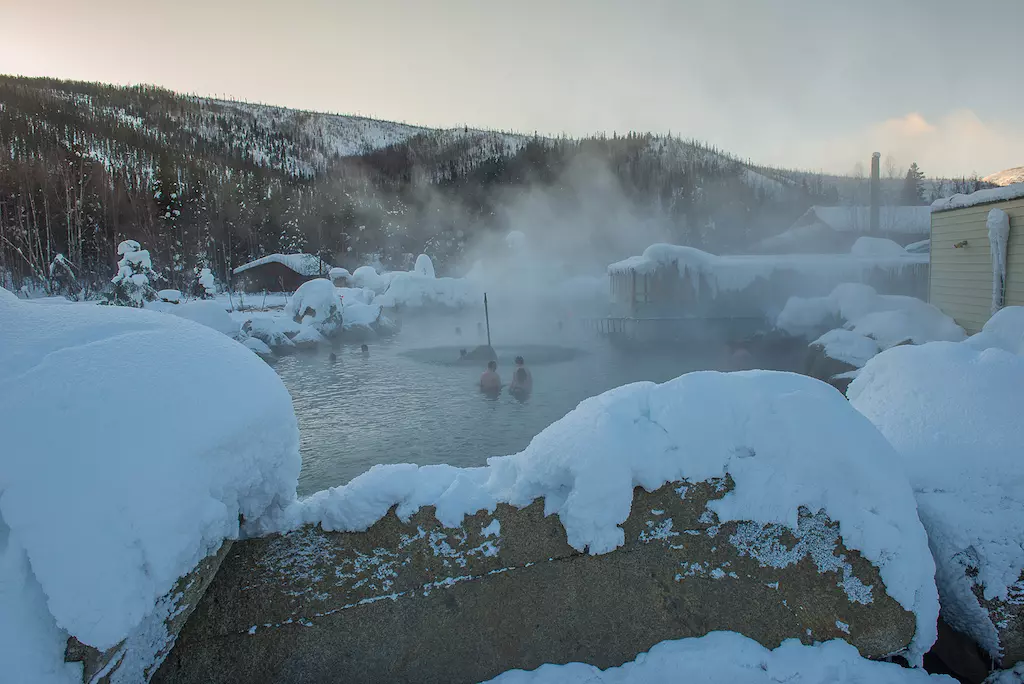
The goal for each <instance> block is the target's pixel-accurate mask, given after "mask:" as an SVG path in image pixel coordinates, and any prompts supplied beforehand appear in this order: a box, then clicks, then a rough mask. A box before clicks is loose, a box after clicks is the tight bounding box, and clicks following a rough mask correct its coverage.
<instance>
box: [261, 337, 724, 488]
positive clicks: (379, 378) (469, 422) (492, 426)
mask: <svg viewBox="0 0 1024 684" xmlns="http://www.w3.org/2000/svg"><path fill="white" fill-rule="evenodd" d="M551 338H554V339H546V340H545V341H544V344H543V345H536V344H522V345H515V344H510V345H498V344H496V345H495V348H496V350H497V352H498V355H499V367H498V372H499V374H500V375H501V376H502V381H503V382H505V383H507V382H509V381H510V380H511V376H512V370H513V368H514V367H513V365H512V358H514V356H516V355H518V354H522V355H523V356H524V357H525V358H526V362H527V365H528V366H529V367H530V369H531V372H532V375H533V393H532V395H531V396H530V397H529V398H528V399H526V400H525V401H522V402H521V401H518V400H516V399H515V398H513V397H512V396H510V395H509V394H508V392H507V391H503V392H502V393H501V394H500V395H499V396H498V397H497V398H493V397H487V396H484V395H482V394H481V393H480V392H479V390H478V389H477V384H478V381H479V377H480V373H481V372H482V370H483V364H482V363H479V364H478V363H465V364H460V363H457V362H456V359H457V358H458V349H459V347H458V346H457V345H452V344H450V341H449V343H448V344H443V345H424V344H423V341H424V338H422V336H419V335H417V333H416V332H415V330H410V329H409V328H408V327H406V329H403V330H402V332H401V333H400V334H399V335H398V336H397V337H395V338H392V339H390V340H387V341H380V342H376V343H372V344H371V345H370V352H369V354H367V355H364V354H362V353H361V352H360V350H359V347H358V346H351V347H350V346H342V347H340V348H338V349H336V350H335V353H336V354H337V361H335V362H331V361H330V360H329V354H330V351H331V350H330V349H328V348H323V349H321V350H319V351H318V352H317V353H314V354H296V355H293V356H290V357H286V358H284V359H282V360H281V361H280V362H279V363H278V364H277V365H276V369H277V372H278V373H279V374H280V376H281V378H282V379H283V380H284V383H285V385H286V386H287V387H288V390H289V391H290V392H291V395H292V400H293V402H294V405H295V412H296V414H297V415H298V419H299V430H300V433H301V439H302V442H301V451H302V472H301V475H300V477H299V495H300V496H306V495H308V494H310V493H312V492H314V491H317V490H320V489H325V488H328V487H333V486H336V485H340V484H344V483H345V482H348V481H349V480H351V479H352V478H353V477H355V476H356V475H358V474H360V473H362V472H364V471H365V470H367V469H369V468H370V467H371V466H373V465H374V464H377V463H417V464H421V465H426V464H432V463H449V464H452V465H456V466H481V465H485V464H486V461H487V458H488V457H490V456H503V455H506V454H513V453H516V452H518V451H521V450H522V449H523V448H525V447H526V446H527V445H528V444H529V443H530V440H531V439H532V438H533V436H534V435H536V434H537V433H539V432H540V431H541V430H543V429H544V428H545V427H547V426H548V425H550V424H551V423H553V422H554V421H556V420H558V419H559V418H561V417H562V416H564V415H565V414H566V413H568V412H569V411H571V410H572V409H573V408H575V407H576V405H577V404H579V402H580V401H582V400H583V399H586V398H587V397H590V396H594V395H595V394H600V393H601V392H604V391H606V390H609V389H611V388H613V387H618V386H619V385H623V384H626V383H630V382H636V381H639V380H651V381H655V382H664V381H666V380H670V379H671V378H674V377H676V376H678V375H681V374H683V373H686V372H689V371H693V370H702V369H708V368H720V367H722V366H723V358H722V356H723V355H722V352H721V351H720V350H704V351H702V352H695V351H692V350H691V351H682V350H675V351H673V350H661V351H658V352H653V351H649V350H648V351H643V352H629V351H624V350H620V349H617V348H615V347H613V346H611V345H609V344H608V343H607V342H606V341H604V340H602V339H600V338H597V337H590V336H573V337H572V338H571V339H570V338H569V336H565V337H564V338H560V339H559V338H557V336H551ZM463 346H467V345H463ZM468 346H470V347H471V346H472V345H468ZM531 353H532V354H533V357H531Z"/></svg>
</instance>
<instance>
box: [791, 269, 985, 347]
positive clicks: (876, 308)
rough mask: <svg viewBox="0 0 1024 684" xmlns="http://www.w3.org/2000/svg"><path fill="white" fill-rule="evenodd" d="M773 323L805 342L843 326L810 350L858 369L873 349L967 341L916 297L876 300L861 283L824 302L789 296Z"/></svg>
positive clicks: (840, 289)
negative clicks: (819, 347) (819, 348)
mask: <svg viewBox="0 0 1024 684" xmlns="http://www.w3.org/2000/svg"><path fill="white" fill-rule="evenodd" d="M775 324H776V326H777V327H778V328H779V329H780V330H783V331H784V332H787V333H789V334H791V335H804V336H808V337H810V336H813V335H817V334H820V333H821V332H822V331H823V330H828V329H829V328H834V327H835V326H837V325H843V326H844V329H843V330H841V331H833V333H831V334H829V333H826V335H822V336H821V337H819V338H818V339H817V340H816V341H815V342H814V343H812V345H813V344H819V343H821V344H822V346H823V347H827V348H828V349H826V353H827V354H828V355H829V356H830V357H831V358H835V359H838V360H842V361H847V362H849V363H851V364H853V361H852V360H856V361H859V362H860V365H863V363H864V362H866V361H867V359H866V358H865V355H866V354H867V353H868V352H869V351H870V350H871V348H872V345H874V347H875V348H876V350H879V349H888V348H890V347H893V346H895V345H898V344H904V343H908V342H909V343H912V344H924V343H926V342H932V341H950V342H960V341H962V340H963V339H964V338H965V336H966V333H964V330H963V328H961V327H960V326H959V325H957V324H956V322H955V321H954V320H953V319H952V318H950V317H949V316H947V315H946V314H944V313H942V312H941V311H939V309H937V308H935V307H934V306H932V305H931V304H928V303H926V302H922V301H921V300H920V299H917V298H915V297H906V296H903V295H880V294H878V293H877V292H876V291H875V290H874V288H872V287H870V286H868V285H862V284H859V283H844V284H842V285H839V286H838V287H836V288H835V289H834V290H833V291H832V292H831V294H829V295H828V296H827V297H810V298H805V297H790V299H789V301H787V302H786V306H785V307H784V308H783V309H782V312H781V313H780V314H779V316H778V318H777V319H776V323H775ZM858 336H859V337H860V338H863V339H857V337H858ZM833 354H838V355H841V356H843V358H842V359H839V357H838V356H834V355H833ZM868 358H870V357H868ZM851 359H852V360H851ZM853 365H856V364H853Z"/></svg>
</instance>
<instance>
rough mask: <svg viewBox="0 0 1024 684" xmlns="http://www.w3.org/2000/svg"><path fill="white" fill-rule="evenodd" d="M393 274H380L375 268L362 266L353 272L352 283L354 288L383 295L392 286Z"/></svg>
mask: <svg viewBox="0 0 1024 684" xmlns="http://www.w3.org/2000/svg"><path fill="white" fill-rule="evenodd" d="M393 275H394V274H393V273H378V272H377V269H375V268H374V267H373V266H360V267H359V268H357V269H356V270H354V271H352V277H351V278H350V282H351V284H352V286H353V287H365V288H369V289H371V290H373V291H374V292H375V293H376V294H383V293H384V291H385V290H387V289H388V285H390V284H391V278H392V277H393Z"/></svg>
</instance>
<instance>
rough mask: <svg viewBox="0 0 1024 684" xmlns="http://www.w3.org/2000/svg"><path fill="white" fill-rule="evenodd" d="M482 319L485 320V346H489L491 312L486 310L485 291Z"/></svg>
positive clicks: (485, 294)
mask: <svg viewBox="0 0 1024 684" xmlns="http://www.w3.org/2000/svg"><path fill="white" fill-rule="evenodd" d="M484 320H485V321H486V322H487V346H488V347H490V346H491V314H490V312H489V311H488V310H487V293H486V292H484Z"/></svg>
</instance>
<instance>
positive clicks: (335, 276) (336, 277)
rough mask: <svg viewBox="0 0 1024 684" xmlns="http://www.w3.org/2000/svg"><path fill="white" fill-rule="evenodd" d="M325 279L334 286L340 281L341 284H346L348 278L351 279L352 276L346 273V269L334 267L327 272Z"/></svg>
mask: <svg viewBox="0 0 1024 684" xmlns="http://www.w3.org/2000/svg"><path fill="white" fill-rule="evenodd" d="M327 277H328V278H330V279H331V282H333V283H334V284H335V285H338V284H339V281H341V282H342V283H347V282H348V280H349V278H351V277H352V274H351V273H349V272H348V269H347V268H340V267H337V266H336V267H334V268H332V269H331V270H330V271H328V273H327Z"/></svg>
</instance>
